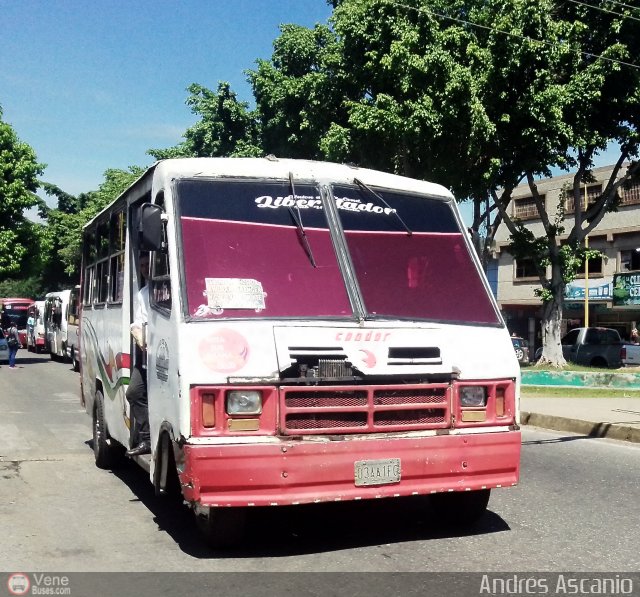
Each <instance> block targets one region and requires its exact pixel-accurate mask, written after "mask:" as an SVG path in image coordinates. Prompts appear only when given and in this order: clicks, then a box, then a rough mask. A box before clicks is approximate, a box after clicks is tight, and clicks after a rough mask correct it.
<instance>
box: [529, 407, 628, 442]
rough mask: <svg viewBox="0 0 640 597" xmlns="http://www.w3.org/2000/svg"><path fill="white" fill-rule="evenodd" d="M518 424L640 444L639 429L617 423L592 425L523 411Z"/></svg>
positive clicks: (592, 423)
mask: <svg viewBox="0 0 640 597" xmlns="http://www.w3.org/2000/svg"><path fill="white" fill-rule="evenodd" d="M520 422H521V423H522V425H531V426H533V427H542V428H544V429H553V430H554V431H571V432H573V433H580V434H582V435H586V436H588V437H606V438H609V439H617V440H622V441H627V442H634V443H640V429H638V428H635V427H629V426H627V425H620V424H618V423H594V422H592V421H581V420H579V419H569V418H566V417H557V416H555V415H541V414H539V413H530V412H525V411H522V412H521V413H520Z"/></svg>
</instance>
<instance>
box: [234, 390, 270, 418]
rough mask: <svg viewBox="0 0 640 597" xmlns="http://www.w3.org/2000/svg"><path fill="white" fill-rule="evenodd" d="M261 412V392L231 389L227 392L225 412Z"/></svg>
mask: <svg viewBox="0 0 640 597" xmlns="http://www.w3.org/2000/svg"><path fill="white" fill-rule="evenodd" d="M261 412H262V392H258V391H256V390H232V391H231V392H227V414H229V415H259V414H260V413H261Z"/></svg>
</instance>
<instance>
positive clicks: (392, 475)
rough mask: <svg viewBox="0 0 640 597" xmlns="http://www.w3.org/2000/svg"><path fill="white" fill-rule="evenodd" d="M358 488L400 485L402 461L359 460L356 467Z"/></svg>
mask: <svg viewBox="0 0 640 597" xmlns="http://www.w3.org/2000/svg"><path fill="white" fill-rule="evenodd" d="M354 477H355V484H356V487H363V486H366V485H388V484H390V483H400V459H399V458H387V459H386V460H358V461H356V462H355V466H354Z"/></svg>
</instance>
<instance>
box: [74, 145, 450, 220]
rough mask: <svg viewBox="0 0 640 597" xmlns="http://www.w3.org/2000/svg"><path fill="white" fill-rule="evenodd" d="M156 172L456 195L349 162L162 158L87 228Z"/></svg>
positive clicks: (172, 176)
mask: <svg viewBox="0 0 640 597" xmlns="http://www.w3.org/2000/svg"><path fill="white" fill-rule="evenodd" d="M154 173H157V174H158V175H159V176H160V177H161V178H162V179H164V180H172V179H175V178H183V177H203V178H230V177H233V178H263V179H274V180H287V179H288V178H289V175H290V174H291V175H292V176H293V179H294V182H295V181H297V180H300V181H316V182H319V183H329V182H331V183H342V184H354V179H356V178H357V179H359V180H361V181H362V182H364V183H365V184H367V185H369V186H373V187H382V188H389V189H398V190H403V191H408V192H414V193H421V194H425V195H429V196H431V197H436V198H440V199H443V200H445V201H449V200H452V199H453V195H452V194H451V192H450V191H449V190H447V189H446V188H445V187H443V186H442V185H439V184H436V183H432V182H427V181H425V180H418V179H415V178H408V177H405V176H399V175H397V174H389V173H387V172H381V171H378V170H370V169H368V168H359V167H357V166H350V165H347V164H336V163H332V162H321V161H313V160H297V159H280V158H276V157H271V156H270V157H265V158H175V159H168V160H161V161H159V162H156V163H155V164H153V165H152V166H150V167H149V168H148V169H147V171H146V172H145V173H144V174H143V175H142V176H141V177H140V178H138V179H137V180H136V181H135V182H134V183H133V184H132V185H131V186H130V187H129V188H128V189H126V190H125V191H124V192H123V193H122V194H121V195H120V196H119V197H118V198H117V199H115V200H114V201H113V202H111V203H110V204H109V205H108V206H107V207H105V208H104V209H103V210H102V211H101V212H100V213H98V214H97V215H96V216H95V217H94V218H93V219H92V220H91V221H89V222H87V224H86V225H85V227H88V226H91V225H92V224H94V223H95V221H96V220H99V219H101V218H102V216H103V214H105V213H107V212H109V211H110V209H111V207H112V206H113V204H114V203H116V202H117V201H118V200H119V199H120V198H121V197H123V196H124V195H126V194H128V193H129V192H130V191H135V190H138V191H139V192H138V193H136V194H139V195H140V196H141V195H142V194H143V193H144V192H147V191H150V190H151V183H152V180H153V177H154ZM136 187H138V189H136Z"/></svg>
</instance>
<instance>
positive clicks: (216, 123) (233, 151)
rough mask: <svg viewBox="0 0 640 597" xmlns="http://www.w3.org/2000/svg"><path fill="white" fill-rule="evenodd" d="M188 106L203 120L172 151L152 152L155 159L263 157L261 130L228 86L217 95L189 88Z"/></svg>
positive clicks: (246, 106)
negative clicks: (260, 138)
mask: <svg viewBox="0 0 640 597" xmlns="http://www.w3.org/2000/svg"><path fill="white" fill-rule="evenodd" d="M188 91H189V93H190V96H189V97H188V99H187V105H188V106H189V107H190V108H191V112H192V113H193V114H197V115H198V116H200V118H201V119H200V120H199V121H198V122H197V123H196V124H194V125H193V126H192V127H190V128H188V129H187V130H186V132H185V134H184V139H185V140H184V141H183V142H182V143H181V144H179V145H177V146H175V147H171V148H169V149H151V150H149V152H148V153H149V154H150V155H152V156H153V157H155V158H156V159H158V160H160V159H167V158H176V157H257V156H260V155H262V149H261V147H260V144H259V143H260V142H259V126H258V123H257V121H256V118H255V115H254V114H253V113H252V112H251V111H249V108H248V104H247V103H246V102H240V101H238V99H237V96H236V94H235V93H234V92H233V91H231V87H230V85H229V83H224V82H223V83H219V84H218V91H217V92H216V93H214V92H213V91H210V90H209V89H207V88H206V87H203V86H202V85H198V84H197V83H194V84H192V85H190V86H189V88H188Z"/></svg>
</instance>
